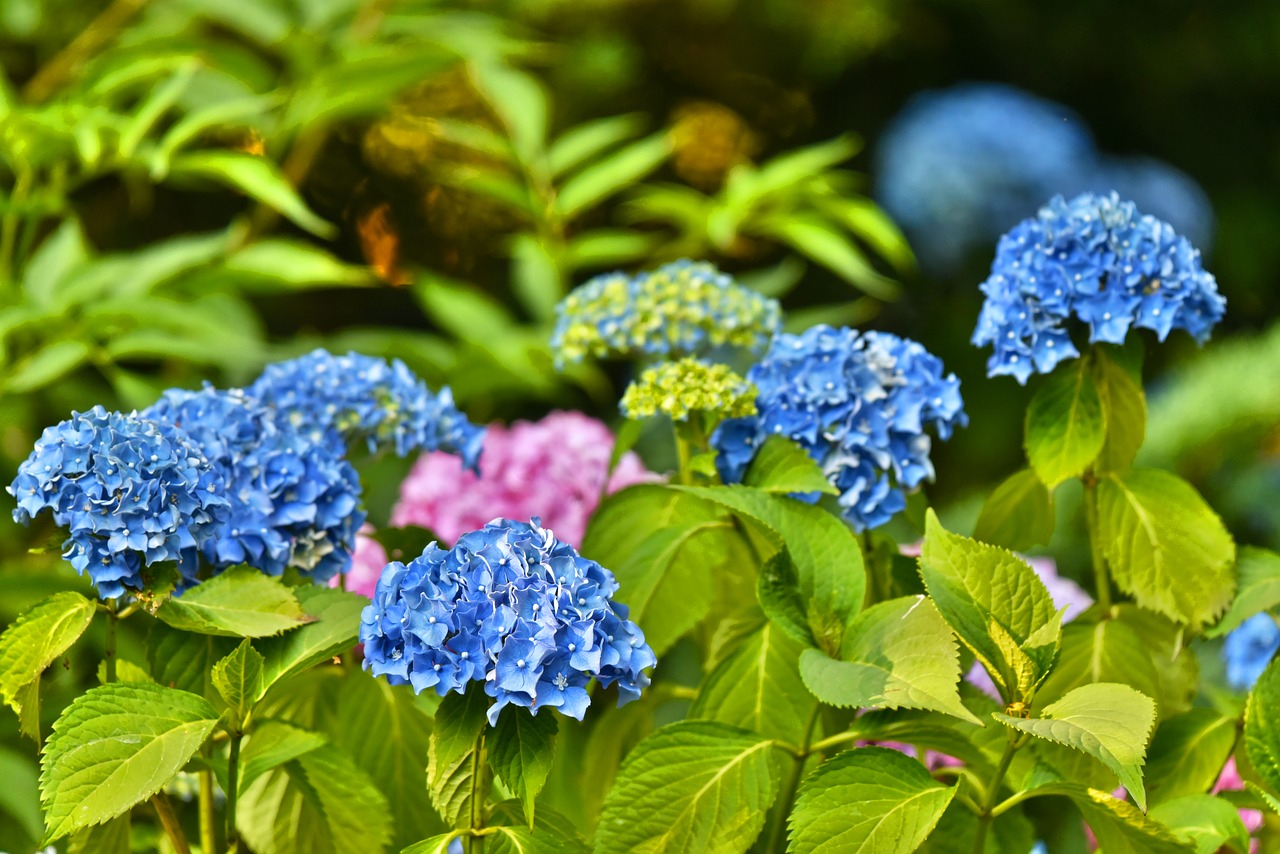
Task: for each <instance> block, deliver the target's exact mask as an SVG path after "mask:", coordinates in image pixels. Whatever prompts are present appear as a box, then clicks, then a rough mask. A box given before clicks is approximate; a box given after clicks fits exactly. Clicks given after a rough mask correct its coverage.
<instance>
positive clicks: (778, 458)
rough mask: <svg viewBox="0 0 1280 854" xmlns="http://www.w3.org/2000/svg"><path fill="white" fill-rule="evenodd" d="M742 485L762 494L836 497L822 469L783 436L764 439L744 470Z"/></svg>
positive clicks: (833, 488)
mask: <svg viewBox="0 0 1280 854" xmlns="http://www.w3.org/2000/svg"><path fill="white" fill-rule="evenodd" d="M743 483H745V484H746V485H747V486H752V487H755V488H756V489H760V490H763V491H764V492H780V493H782V494H784V495H785V494H788V493H792V492H822V493H826V494H827V495H838V494H839V490H837V489H836V488H835V487H834V486H832V485H831V482H830V481H829V480H827V476H826V475H825V474H823V473H822V467H821V466H819V465H818V464H817V463H816V462H814V460H813V458H812V457H810V456H809V455H808V454H807V453H805V450H804V449H803V448H801V447H800V446H799V445H797V444H796V443H795V442H793V441H791V440H790V439H788V438H787V437H786V436H779V435H776V434H775V435H772V436H769V437H768V438H767V439H765V440H764V444H763V445H761V446H760V450H759V452H758V453H757V454H756V456H755V459H753V460H752V461H751V466H750V467H749V468H748V469H747V474H746V477H745V478H744V479H743Z"/></svg>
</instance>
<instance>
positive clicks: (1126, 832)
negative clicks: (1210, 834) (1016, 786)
mask: <svg viewBox="0 0 1280 854" xmlns="http://www.w3.org/2000/svg"><path fill="white" fill-rule="evenodd" d="M1028 794H1030V795H1032V796H1039V795H1065V796H1066V797H1068V798H1070V799H1071V800H1072V802H1073V803H1074V804H1075V805H1076V807H1078V808H1079V810H1080V813H1081V814H1082V815H1083V816H1084V820H1085V822H1086V823H1087V824H1088V825H1089V827H1090V828H1091V829H1092V830H1093V832H1094V835H1095V836H1097V838H1098V843H1099V850H1102V851H1106V852H1107V854H1192V852H1194V851H1195V848H1194V847H1193V846H1192V845H1191V844H1190V843H1188V842H1185V841H1183V840H1182V839H1181V838H1179V837H1177V836H1175V835H1174V834H1173V832H1172V831H1171V830H1169V828H1167V827H1165V826H1164V825H1163V824H1161V823H1159V822H1157V821H1153V820H1152V819H1150V818H1148V817H1147V816H1146V815H1144V814H1143V813H1142V812H1141V811H1140V810H1139V809H1138V808H1137V807H1135V806H1134V805H1133V804H1131V803H1129V802H1128V801H1122V800H1118V799H1117V798H1115V797H1113V796H1112V795H1111V794H1109V793H1107V792H1103V791H1099V790H1098V789H1091V788H1088V787H1087V786H1081V785H1078V784H1075V783H1053V784H1051V785H1047V786H1041V787H1039V788H1037V789H1036V790H1035V791H1034V792H1031V793H1028Z"/></svg>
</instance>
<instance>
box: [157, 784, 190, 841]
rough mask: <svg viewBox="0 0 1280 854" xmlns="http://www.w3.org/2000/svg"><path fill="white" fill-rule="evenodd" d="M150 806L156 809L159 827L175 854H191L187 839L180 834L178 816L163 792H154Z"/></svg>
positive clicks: (180, 826)
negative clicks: (161, 828)
mask: <svg viewBox="0 0 1280 854" xmlns="http://www.w3.org/2000/svg"><path fill="white" fill-rule="evenodd" d="M151 805H152V806H153V807H155V808H156V815H157V816H158V817H159V818H160V826H161V827H163V828H164V832H165V835H166V836H168V837H169V842H170V843H171V844H172V845H173V850H174V851H175V852H177V854H191V846H189V845H187V837H186V835H185V834H183V832H182V825H181V824H179V823H178V816H177V814H176V813H174V811H173V804H171V803H169V796H168V795H166V794H165V793H164V792H156V793H155V794H154V795H152V796H151Z"/></svg>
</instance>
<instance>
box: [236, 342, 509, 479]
mask: <svg viewBox="0 0 1280 854" xmlns="http://www.w3.org/2000/svg"><path fill="white" fill-rule="evenodd" d="M247 391H248V392H249V394H250V395H251V396H253V397H256V398H258V399H259V400H261V401H262V402H263V403H266V404H267V405H270V406H274V407H276V408H277V409H279V410H281V411H283V412H285V413H286V414H287V415H288V417H289V419H290V420H291V421H292V422H293V423H294V424H295V425H297V426H299V427H301V426H303V425H306V426H310V425H320V426H332V427H335V428H337V430H338V432H340V433H341V434H342V435H343V436H344V437H345V438H346V439H347V440H348V441H360V440H363V441H364V442H366V443H367V444H368V446H369V450H370V451H376V450H379V449H382V448H386V447H392V448H395V451H396V453H397V454H399V455H400V456H402V457H403V456H405V455H406V454H408V453H410V452H411V451H445V452H446V453H451V454H458V455H459V456H461V457H462V460H463V463H464V465H466V467H467V468H469V469H472V470H473V471H478V470H479V469H478V466H479V461H480V451H481V447H482V444H483V441H484V428H482V427H477V426H475V425H474V424H472V423H471V422H470V421H468V420H467V417H466V416H465V415H464V414H462V412H460V411H459V410H458V408H457V407H456V406H455V405H454V403H453V394H452V392H450V391H449V388H448V386H445V387H444V388H442V389H440V392H439V393H438V394H434V393H432V391H431V389H429V388H427V384H426V383H425V382H423V381H422V380H421V379H420V378H419V377H418V376H417V375H416V374H414V373H413V371H411V370H409V368H408V367H407V366H406V365H405V364H404V362H402V361H400V360H399V359H395V360H393V361H391V362H388V361H387V360H386V359H378V358H375V357H373V356H364V355H361V354H359V353H348V354H347V355H345V356H335V355H333V354H332V353H329V352H328V351H327V350H323V349H317V350H314V351H312V352H311V353H309V354H307V355H306V356H300V357H298V358H297V359H291V360H289V361H287V362H278V363H276V364H274V365H268V366H267V367H266V369H265V370H264V371H263V372H262V376H260V377H259V378H258V379H257V380H255V381H254V383H253V385H252V386H250V387H249V388H248V389H247Z"/></svg>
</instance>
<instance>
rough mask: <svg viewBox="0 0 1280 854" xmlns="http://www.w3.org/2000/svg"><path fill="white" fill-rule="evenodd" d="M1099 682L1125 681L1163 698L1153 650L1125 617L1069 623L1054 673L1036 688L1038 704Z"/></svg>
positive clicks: (1144, 691)
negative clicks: (1150, 649)
mask: <svg viewBox="0 0 1280 854" xmlns="http://www.w3.org/2000/svg"><path fill="white" fill-rule="evenodd" d="M1095 682H1121V683H1123V684H1125V685H1129V686H1131V687H1133V688H1136V689H1138V690H1139V691H1141V692H1142V693H1143V694H1146V695H1147V696H1148V697H1151V698H1152V699H1157V700H1158V699H1159V697H1160V679H1159V675H1158V674H1157V672H1156V669H1155V664H1154V663H1153V662H1152V660H1151V653H1149V652H1148V651H1147V647H1146V644H1145V642H1144V640H1143V638H1142V637H1141V636H1139V635H1138V633H1137V632H1135V631H1134V630H1133V629H1132V628H1131V627H1130V626H1129V625H1128V624H1127V623H1125V622H1123V621H1121V620H1114V619H1107V620H1098V621H1096V622H1082V621H1076V622H1074V623H1072V624H1071V625H1069V626H1066V627H1065V628H1064V629H1063V630H1062V643H1061V651H1060V653H1059V655H1058V661H1057V663H1056V664H1055V665H1054V666H1053V672H1052V673H1050V674H1049V677H1048V678H1047V679H1045V681H1044V684H1043V685H1041V686H1040V689H1039V690H1038V691H1036V705H1039V706H1043V705H1047V704H1049V703H1052V702H1054V701H1055V700H1059V699H1061V698H1062V697H1063V696H1065V695H1066V694H1068V693H1070V692H1071V691H1073V690H1075V689H1076V688H1079V687H1080V686H1081V685H1091V684H1093V683H1095Z"/></svg>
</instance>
